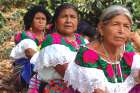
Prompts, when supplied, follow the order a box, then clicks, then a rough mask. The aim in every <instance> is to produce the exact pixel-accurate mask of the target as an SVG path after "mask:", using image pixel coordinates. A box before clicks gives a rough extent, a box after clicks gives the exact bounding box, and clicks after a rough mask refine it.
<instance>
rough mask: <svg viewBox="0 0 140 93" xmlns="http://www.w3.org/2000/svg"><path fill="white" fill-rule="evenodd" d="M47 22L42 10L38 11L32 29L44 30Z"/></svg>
mask: <svg viewBox="0 0 140 93" xmlns="http://www.w3.org/2000/svg"><path fill="white" fill-rule="evenodd" d="M46 23H47V19H46V16H45V15H44V14H43V13H42V12H37V13H36V14H35V16H34V18H33V23H32V29H34V30H36V31H43V30H44V29H45V26H46Z"/></svg>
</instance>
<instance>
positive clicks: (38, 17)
mask: <svg viewBox="0 0 140 93" xmlns="http://www.w3.org/2000/svg"><path fill="white" fill-rule="evenodd" d="M50 17H51V16H50V14H49V12H48V11H47V10H46V9H45V7H43V6H41V5H38V6H33V7H31V8H30V9H29V11H28V12H27V13H26V14H25V16H24V19H23V20H24V26H25V31H23V32H20V33H18V34H17V35H16V37H15V42H16V46H15V47H14V48H13V50H12V52H11V55H10V56H11V57H12V58H14V59H15V60H16V62H15V65H16V67H15V69H17V70H19V69H18V68H20V71H17V72H15V73H16V74H18V76H19V77H17V79H19V80H20V81H21V82H20V81H18V82H19V83H21V84H22V85H23V87H25V85H28V84H29V80H30V78H31V76H32V74H33V71H32V69H33V65H32V64H30V58H31V57H32V56H33V55H34V53H35V52H36V51H38V49H39V46H40V45H41V43H42V41H43V40H44V39H45V32H44V31H45V29H46V25H47V23H48V22H49V20H50ZM19 66H20V67H19ZM19 86H20V85H19ZM19 86H18V87H19Z"/></svg>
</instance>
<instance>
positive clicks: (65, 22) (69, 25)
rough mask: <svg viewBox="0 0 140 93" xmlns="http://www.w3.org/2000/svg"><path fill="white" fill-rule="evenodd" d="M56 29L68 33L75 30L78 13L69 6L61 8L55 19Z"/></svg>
mask: <svg viewBox="0 0 140 93" xmlns="http://www.w3.org/2000/svg"><path fill="white" fill-rule="evenodd" d="M55 25H56V28H57V31H58V32H60V33H62V34H65V35H70V34H73V33H74V32H75V31H76V30H77V25H78V15H77V12H76V11H74V10H73V9H71V8H68V9H63V10H62V11H61V13H60V14H59V16H58V18H57V20H56V24H55Z"/></svg>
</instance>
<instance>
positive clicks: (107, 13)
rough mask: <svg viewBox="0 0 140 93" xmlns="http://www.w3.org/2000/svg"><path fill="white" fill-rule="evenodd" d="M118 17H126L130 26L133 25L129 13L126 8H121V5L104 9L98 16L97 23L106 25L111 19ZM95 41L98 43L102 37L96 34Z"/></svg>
mask: <svg viewBox="0 0 140 93" xmlns="http://www.w3.org/2000/svg"><path fill="white" fill-rule="evenodd" d="M118 15H125V16H127V18H128V19H129V21H130V22H131V24H133V21H132V16H131V13H130V12H129V10H128V9H127V8H126V7H124V6H121V5H111V6H110V7H108V8H106V9H104V10H103V12H102V14H101V16H100V19H99V23H100V22H103V24H107V23H108V22H109V20H111V19H112V18H113V17H115V16H118ZM97 39H98V40H99V41H100V42H101V41H102V39H103V37H102V36H101V35H100V33H99V32H98V33H97Z"/></svg>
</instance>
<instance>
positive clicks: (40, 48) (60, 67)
mask: <svg viewBox="0 0 140 93" xmlns="http://www.w3.org/2000/svg"><path fill="white" fill-rule="evenodd" d="M79 20H80V19H79V15H78V11H77V8H76V7H75V6H74V5H72V4H68V3H64V4H62V5H60V6H58V7H57V8H56V10H55V13H54V16H53V18H52V27H51V30H49V31H50V34H47V33H46V32H45V29H46V25H47V24H48V23H49V22H50V14H49V12H47V11H46V10H45V8H44V7H43V6H40V5H39V6H34V7H33V8H31V9H30V10H29V11H28V12H27V13H26V14H25V16H24V25H25V31H23V32H21V33H19V34H17V35H16V37H15V40H16V46H15V47H14V48H13V50H12V52H11V55H10V56H11V57H12V58H14V59H15V60H16V63H15V64H16V66H20V73H19V76H20V80H21V81H22V83H23V82H24V84H25V85H27V86H28V93H129V92H130V93H133V92H135V93H138V91H140V89H138V88H135V87H134V86H135V85H137V84H139V82H140V74H139V70H140V63H138V62H140V56H139V54H138V53H137V52H135V50H134V48H133V46H132V45H130V42H133V44H134V45H135V46H136V47H137V49H139V48H140V37H139V35H138V34H137V33H134V32H131V26H132V24H133V20H132V17H131V14H130V12H129V11H128V10H127V9H126V8H125V7H123V6H120V5H112V6H110V7H108V8H106V9H105V10H104V11H103V12H102V15H101V16H100V20H99V23H98V26H97V31H98V33H99V36H98V38H97V39H95V40H93V41H92V42H90V43H88V44H87V43H85V39H84V38H83V37H82V36H80V35H78V34H76V31H77V27H78V22H79Z"/></svg>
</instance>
